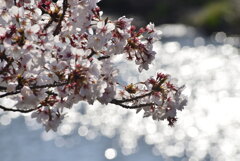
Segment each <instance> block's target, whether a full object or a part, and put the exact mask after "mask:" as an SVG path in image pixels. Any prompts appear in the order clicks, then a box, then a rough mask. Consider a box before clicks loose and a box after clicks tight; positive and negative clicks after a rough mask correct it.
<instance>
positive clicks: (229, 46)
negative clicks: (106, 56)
mask: <svg viewBox="0 0 240 161" xmlns="http://www.w3.org/2000/svg"><path fill="white" fill-rule="evenodd" d="M159 29H160V30H161V31H162V32H163V36H162V40H161V42H159V43H157V44H155V50H156V51H157V52H158V54H157V56H156V60H155V61H154V64H153V65H152V66H151V68H150V70H149V71H144V72H142V73H141V74H138V72H136V71H137V68H136V67H135V66H134V63H131V62H119V61H118V60H119V59H116V60H115V61H116V63H118V64H119V69H120V74H121V77H122V78H120V79H124V80H126V81H127V82H135V81H138V80H145V79H147V78H148V77H149V76H153V75H155V74H156V72H160V71H161V72H165V73H169V74H171V75H172V76H173V77H175V78H177V79H178V82H179V84H186V90H185V94H186V95H188V98H189V103H188V106H187V107H186V109H185V110H184V111H182V112H180V113H178V118H179V119H178V122H177V125H176V126H175V127H173V128H170V127H168V126H167V122H154V121H152V120H151V119H148V118H144V119H143V118H142V113H140V114H135V111H129V110H125V109H121V108H119V107H116V106H113V105H111V106H107V107H103V106H101V105H100V104H98V103H96V104H94V105H93V106H88V105H87V104H85V103H80V104H78V105H76V106H75V107H74V108H73V109H72V110H71V111H69V114H68V117H67V118H66V119H65V120H64V123H63V124H62V125H61V126H60V127H59V129H58V132H57V133H53V132H48V133H46V132H44V130H43V129H42V127H41V126H39V125H38V124H37V123H36V122H34V121H33V120H31V118H30V116H28V115H25V116H20V115H19V114H17V113H4V112H2V111H0V161H43V160H44V161H65V160H69V161H80V160H81V161H88V160H89V161H99V160H108V159H113V160H116V161H117V160H119V161H120V160H124V161H131V160H139V161H145V160H148V161H161V160H166V161H173V160H174V161H187V160H189V161H201V160H204V161H205V160H212V161H224V160H226V161H236V160H240V139H239V138H240V128H239V127H240V119H239V113H240V108H239V106H240V82H239V80H240V56H239V44H240V43H239V42H240V41H239V38H238V37H227V36H226V34H225V33H223V32H219V33H216V34H215V35H214V36H212V37H203V36H202V35H201V34H199V32H198V31H196V30H195V29H194V28H192V27H187V26H184V25H163V26H160V27H159ZM2 103H8V102H7V101H6V100H4V101H2Z"/></svg>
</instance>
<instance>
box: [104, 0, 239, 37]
mask: <svg viewBox="0 0 240 161" xmlns="http://www.w3.org/2000/svg"><path fill="white" fill-rule="evenodd" d="M99 6H100V7H101V8H102V9H103V11H104V13H105V14H110V15H115V16H117V17H119V16H122V15H126V16H129V17H135V18H136V20H137V21H135V24H136V25H138V26H142V25H146V24H147V23H149V22H150V21H151V22H154V23H155V24H156V25H160V24H173V23H182V24H186V25H191V26H194V27H196V28H197V29H199V30H201V31H202V32H204V33H205V34H211V33H212V32H218V31H225V32H226V33H228V34H239V33H240V1H239V0H102V1H101V2H100V3H99Z"/></svg>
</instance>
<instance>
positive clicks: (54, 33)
mask: <svg viewBox="0 0 240 161" xmlns="http://www.w3.org/2000/svg"><path fill="white" fill-rule="evenodd" d="M67 8H68V0H63V13H62V15H61V17H60V19H59V21H58V24H57V27H56V29H55V30H54V32H53V35H54V36H56V35H58V34H59V33H60V31H61V28H62V21H63V19H64V16H65V14H66V11H67Z"/></svg>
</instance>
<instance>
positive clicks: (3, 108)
mask: <svg viewBox="0 0 240 161" xmlns="http://www.w3.org/2000/svg"><path fill="white" fill-rule="evenodd" d="M40 107H41V106H39V107H37V108H32V109H28V110H20V109H13V108H6V107H4V106H2V105H0V109H2V110H3V111H11V112H21V113H29V112H32V111H35V110H37V109H39V108H40Z"/></svg>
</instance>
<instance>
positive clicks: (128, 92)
mask: <svg viewBox="0 0 240 161" xmlns="http://www.w3.org/2000/svg"><path fill="white" fill-rule="evenodd" d="M98 1H99V0H79V1H73V0H58V1H51V0H13V2H11V3H10V2H9V1H5V3H3V4H1V7H0V98H5V97H8V98H10V99H12V100H15V101H17V103H16V105H15V107H13V108H11V107H4V106H2V105H0V108H1V109H3V110H5V111H14V112H16V111H17V112H23V113H26V112H32V117H33V118H36V119H37V121H38V122H39V123H42V124H43V125H44V126H45V129H46V130H47V131H48V130H50V129H52V130H54V131H56V130H57V127H58V125H59V124H60V123H61V121H62V119H63V118H64V116H65V113H64V109H65V108H71V107H72V106H73V104H75V103H78V102H79V101H87V102H88V103H89V104H93V103H94V102H95V101H99V102H101V103H102V104H109V103H112V104H116V105H119V106H120V107H123V108H128V109H136V110H137V112H139V111H141V110H143V111H144V117H149V116H151V117H152V118H153V119H154V120H164V119H166V120H167V121H168V122H169V125H173V124H174V122H175V121H176V111H177V110H182V109H183V108H184V106H185V105H186V103H187V100H186V98H185V97H184V96H182V90H183V87H177V86H176V85H175V84H173V83H172V82H171V79H170V76H169V75H165V74H162V73H158V74H157V76H156V77H152V78H149V79H148V80H146V81H143V82H139V83H135V84H129V85H127V86H121V85H120V83H119V82H118V70H117V69H116V65H117V64H114V61H113V59H114V57H116V56H117V55H120V54H121V55H123V58H125V59H126V60H129V61H134V62H135V63H136V65H137V66H138V69H139V71H140V72H141V71H142V70H147V69H148V68H149V65H150V64H151V63H152V61H153V60H154V57H155V54H156V52H155V51H153V43H154V42H156V41H158V40H159V34H158V32H157V31H156V30H155V28H154V24H152V23H150V24H149V25H147V26H146V27H144V28H140V29H139V30H138V29H136V27H134V26H132V25H131V22H132V20H133V19H128V18H126V17H121V18H119V19H118V20H115V21H112V20H110V19H108V18H103V17H102V11H101V10H100V9H99V7H98V6H97V2H98Z"/></svg>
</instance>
